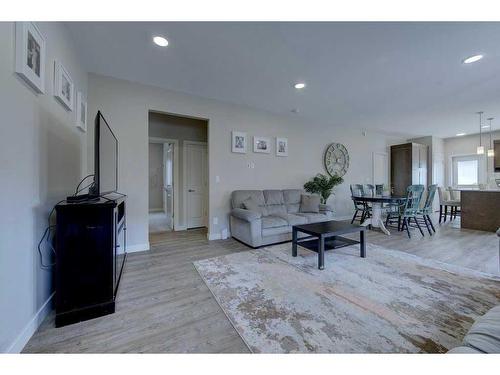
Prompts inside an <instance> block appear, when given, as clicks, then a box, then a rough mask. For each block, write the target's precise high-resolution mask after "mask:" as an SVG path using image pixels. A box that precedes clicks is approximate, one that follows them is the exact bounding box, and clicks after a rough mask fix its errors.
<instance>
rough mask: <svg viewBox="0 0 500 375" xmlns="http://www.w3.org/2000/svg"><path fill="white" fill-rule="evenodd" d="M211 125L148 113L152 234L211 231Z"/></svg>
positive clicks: (179, 117) (186, 118) (205, 122)
mask: <svg viewBox="0 0 500 375" xmlns="http://www.w3.org/2000/svg"><path fill="white" fill-rule="evenodd" d="M207 140H208V121H207V120H202V119H195V118H190V117H185V116H180V115H172V114H165V113H158V112H150V113H149V232H150V233H159V232H166V233H168V232H170V231H178V230H186V229H193V228H203V227H208V144H207Z"/></svg>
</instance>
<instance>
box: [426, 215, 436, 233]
mask: <svg viewBox="0 0 500 375" xmlns="http://www.w3.org/2000/svg"><path fill="white" fill-rule="evenodd" d="M427 221H428V222H429V224H430V225H431V228H432V230H433V232H434V233H436V228H434V224H433V223H432V220H431V217H430V216H429V215H427Z"/></svg>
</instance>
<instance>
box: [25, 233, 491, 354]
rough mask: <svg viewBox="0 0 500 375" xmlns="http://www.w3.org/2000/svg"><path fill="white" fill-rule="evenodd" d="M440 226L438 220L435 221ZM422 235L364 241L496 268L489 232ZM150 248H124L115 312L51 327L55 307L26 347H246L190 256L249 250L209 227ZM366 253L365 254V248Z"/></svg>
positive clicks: (154, 241)
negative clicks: (210, 235) (210, 233)
mask: <svg viewBox="0 0 500 375" xmlns="http://www.w3.org/2000/svg"><path fill="white" fill-rule="evenodd" d="M436 227H438V226H436ZM437 230H438V233H437V234H436V235H434V236H432V237H429V236H428V234H427V233H426V237H424V238H422V237H421V236H420V234H419V233H417V232H415V231H413V237H412V239H410V240H409V239H408V238H407V237H406V234H405V233H397V232H396V231H394V230H393V231H392V235H391V236H386V235H384V234H381V233H379V232H377V231H369V232H368V234H367V239H368V242H371V243H375V244H378V245H381V246H385V247H387V248H391V249H398V250H402V251H405V252H409V253H412V254H415V255H418V256H422V257H428V258H433V259H437V260H441V261H444V262H448V263H453V264H457V265H461V266H465V267H469V268H474V269H478V270H481V271H484V272H489V273H495V274H498V273H499V268H498V239H497V238H496V236H495V234H494V233H486V232H476V231H470V230H460V229H454V228H452V227H451V226H450V225H448V224H446V225H442V226H440V227H439V228H438V229H437ZM150 241H151V245H152V246H151V251H149V252H142V253H133V254H129V256H128V260H127V262H126V266H125V270H124V274H123V277H122V281H121V285H120V290H119V296H118V301H117V306H116V313H115V314H113V315H108V316H104V317H101V318H97V319H93V320H89V321H86V322H81V323H77V324H73V325H70V326H66V327H62V328H55V327H54V313H53V312H52V313H51V314H50V315H49V316H48V317H47V318H46V319H45V321H44V322H43V323H42V325H41V326H40V328H39V329H38V331H37V332H36V333H35V335H34V336H33V337H32V338H31V340H30V341H29V342H28V344H27V345H26V347H25V348H24V352H31V353H32V352H45V353H55V352H71V353H82V352H93V353H98V352H121V353H126V352H153V353H161V352H176V353H178V352H204V353H212V352H242V353H246V352H248V350H247V348H246V346H245V344H244V343H243V341H242V340H241V338H240V337H239V335H238V334H237V333H236V331H235V330H234V328H233V327H232V326H231V324H230V322H229V321H228V319H227V318H226V316H225V315H224V313H223V311H222V310H221V309H220V307H219V306H218V304H217V302H216V301H215V299H214V298H213V296H212V295H211V293H210V291H209V290H208V288H207V287H206V285H205V284H204V283H203V281H202V279H201V278H200V276H199V275H198V273H197V272H196V270H195V269H194V267H193V264H192V262H193V261H195V260H197V259H205V258H210V257H215V256H220V255H225V254H231V253H234V252H239V251H246V250H248V249H249V248H248V247H246V246H245V245H242V244H241V243H239V242H237V241H235V240H232V239H229V240H225V241H208V240H207V239H206V231H204V230H193V231H184V232H169V233H161V234H152V235H151V238H150ZM368 256H369V254H368Z"/></svg>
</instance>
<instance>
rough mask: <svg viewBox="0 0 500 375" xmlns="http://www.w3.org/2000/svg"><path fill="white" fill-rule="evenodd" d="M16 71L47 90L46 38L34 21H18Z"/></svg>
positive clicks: (41, 92) (33, 84) (40, 89)
mask: <svg viewBox="0 0 500 375" xmlns="http://www.w3.org/2000/svg"><path fill="white" fill-rule="evenodd" d="M16 73H17V74H18V75H19V76H20V77H22V78H23V79H24V80H25V81H26V82H27V83H28V84H29V85H30V86H31V87H32V88H33V89H34V90H35V91H36V92H37V93H39V94H43V93H44V92H45V38H44V36H43V35H42V33H41V32H40V30H38V28H37V27H36V25H35V24H34V23H33V22H16Z"/></svg>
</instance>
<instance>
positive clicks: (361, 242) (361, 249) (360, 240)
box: [359, 230, 366, 258]
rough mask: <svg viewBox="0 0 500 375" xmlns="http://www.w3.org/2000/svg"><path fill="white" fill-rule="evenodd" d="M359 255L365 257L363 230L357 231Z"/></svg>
mask: <svg viewBox="0 0 500 375" xmlns="http://www.w3.org/2000/svg"><path fill="white" fill-rule="evenodd" d="M359 250H360V251H359V253H360V254H359V255H360V256H361V258H366V243H365V231H364V230H362V231H360V232H359Z"/></svg>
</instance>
